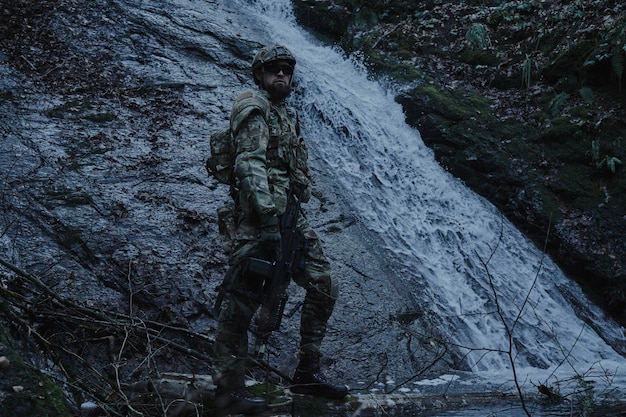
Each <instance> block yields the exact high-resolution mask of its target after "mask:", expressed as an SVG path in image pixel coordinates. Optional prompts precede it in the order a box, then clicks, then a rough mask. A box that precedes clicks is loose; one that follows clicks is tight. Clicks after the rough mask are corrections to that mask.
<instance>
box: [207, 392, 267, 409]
mask: <svg viewBox="0 0 626 417" xmlns="http://www.w3.org/2000/svg"><path fill="white" fill-rule="evenodd" d="M268 408H269V406H268V405H267V402H266V401H265V400H264V399H263V398H259V397H255V396H254V395H253V394H252V393H251V392H250V391H248V390H247V389H245V388H240V389H236V390H226V389H221V388H219V387H218V388H217V390H216V391H215V409H216V410H217V413H216V414H218V415H227V414H244V415H251V414H258V413H261V412H263V411H265V410H267V409H268Z"/></svg>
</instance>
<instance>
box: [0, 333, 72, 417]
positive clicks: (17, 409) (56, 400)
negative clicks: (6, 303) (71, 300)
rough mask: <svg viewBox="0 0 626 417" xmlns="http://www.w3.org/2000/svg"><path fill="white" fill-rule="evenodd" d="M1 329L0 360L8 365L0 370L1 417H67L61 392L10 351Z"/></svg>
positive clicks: (6, 338) (9, 341)
mask: <svg viewBox="0 0 626 417" xmlns="http://www.w3.org/2000/svg"><path fill="white" fill-rule="evenodd" d="M12 345H13V343H12V342H11V340H10V337H9V336H8V335H7V334H6V333H5V332H4V330H3V328H0V356H5V357H6V358H7V359H8V361H9V364H8V366H5V367H3V368H0V417H16V416H29V417H66V416H67V417H69V416H70V415H71V413H70V411H69V409H68V407H67V405H66V404H65V397H64V395H63V392H62V390H61V388H60V387H59V386H58V385H57V384H56V383H54V381H52V380H51V379H50V378H49V377H47V376H46V375H44V374H42V373H41V372H40V371H38V370H37V369H35V368H34V367H33V366H32V365H30V364H29V363H28V361H27V360H26V359H24V358H23V357H22V356H21V355H20V354H19V352H18V351H16V350H14V348H13V347H12Z"/></svg>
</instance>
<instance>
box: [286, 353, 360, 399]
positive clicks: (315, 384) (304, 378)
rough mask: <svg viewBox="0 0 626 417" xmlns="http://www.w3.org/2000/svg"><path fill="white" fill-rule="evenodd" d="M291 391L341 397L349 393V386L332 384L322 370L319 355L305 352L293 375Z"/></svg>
mask: <svg viewBox="0 0 626 417" xmlns="http://www.w3.org/2000/svg"><path fill="white" fill-rule="evenodd" d="M291 392H295V393H297V394H309V395H316V396H319V397H327V398H334V399H341V398H343V397H345V396H346V395H348V387H347V386H345V385H335V384H331V383H330V382H328V381H327V380H326V377H325V376H324V374H323V373H322V371H321V370H320V357H319V355H317V354H303V355H302V357H301V358H300V363H299V364H298V367H297V368H296V371H295V373H294V375H293V385H292V386H291Z"/></svg>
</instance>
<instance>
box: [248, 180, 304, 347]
mask: <svg viewBox="0 0 626 417" xmlns="http://www.w3.org/2000/svg"><path fill="white" fill-rule="evenodd" d="M304 189H305V187H304V185H303V184H300V183H293V182H292V183H291V185H290V187H289V193H288V195H287V208H286V209H285V213H284V214H283V215H282V217H281V220H280V234H281V247H280V254H281V256H280V259H276V260H274V261H271V262H270V261H267V260H265V259H259V258H248V260H247V265H246V268H245V269H246V273H252V274H255V275H258V276H259V277H260V278H263V280H264V283H263V292H262V294H261V309H260V311H259V314H258V317H257V320H256V329H253V333H255V336H256V340H255V344H254V354H255V356H256V358H257V359H261V358H262V357H263V356H264V355H265V351H266V347H267V340H268V339H269V336H270V334H271V333H272V332H273V331H275V330H278V329H279V328H280V323H281V321H282V319H283V312H284V310H285V305H286V304H287V298H288V296H287V287H288V286H289V283H290V282H291V278H292V277H293V273H294V271H295V270H296V269H298V268H301V267H302V262H303V261H304V259H303V257H302V255H303V254H304V251H305V250H306V248H305V245H306V242H305V240H304V236H302V233H300V232H299V231H298V230H297V224H298V215H299V212H300V203H301V200H302V195H303V193H304Z"/></svg>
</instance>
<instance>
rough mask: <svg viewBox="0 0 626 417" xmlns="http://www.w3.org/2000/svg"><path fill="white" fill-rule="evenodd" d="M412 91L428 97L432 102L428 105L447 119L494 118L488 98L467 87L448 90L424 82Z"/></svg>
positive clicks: (490, 119)
mask: <svg viewBox="0 0 626 417" xmlns="http://www.w3.org/2000/svg"><path fill="white" fill-rule="evenodd" d="M413 93H414V94H415V95H417V94H420V95H423V96H426V97H428V98H429V99H430V100H431V101H432V102H433V103H432V106H430V107H432V108H433V110H435V111H436V112H437V113H439V114H440V115H441V116H443V117H444V118H446V119H449V120H453V121H461V120H476V121H483V122H485V123H492V122H494V121H495V120H496V118H495V116H494V115H493V113H492V112H491V108H490V107H489V100H487V99H486V98H484V97H482V96H479V95H478V94H476V93H474V92H472V91H470V90H467V89H463V88H460V89H457V90H451V91H450V90H445V89H442V88H439V87H437V86H436V85H434V84H425V85H422V86H419V87H416V89H415V90H414V92H413ZM477 125H479V126H480V125H482V124H481V123H477Z"/></svg>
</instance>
